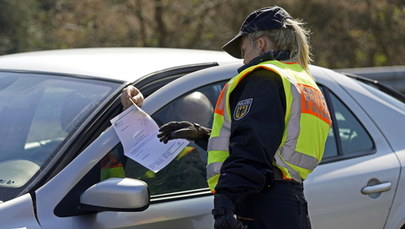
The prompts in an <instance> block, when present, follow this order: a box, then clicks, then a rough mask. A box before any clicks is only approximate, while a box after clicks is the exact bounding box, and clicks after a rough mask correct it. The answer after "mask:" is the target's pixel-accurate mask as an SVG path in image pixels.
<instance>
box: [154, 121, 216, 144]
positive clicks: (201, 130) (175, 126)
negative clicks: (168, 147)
mask: <svg viewBox="0 0 405 229" xmlns="http://www.w3.org/2000/svg"><path fill="white" fill-rule="evenodd" d="M159 132H160V133H159V134H158V135H157V136H158V138H160V141H161V142H164V143H167V142H168V141H169V140H172V139H176V138H183V139H188V140H192V141H195V140H202V139H207V140H208V138H209V136H210V134H211V129H209V128H206V127H203V126H200V125H199V124H196V123H191V122H187V121H181V122H169V123H167V124H165V125H163V126H162V127H160V129H159Z"/></svg>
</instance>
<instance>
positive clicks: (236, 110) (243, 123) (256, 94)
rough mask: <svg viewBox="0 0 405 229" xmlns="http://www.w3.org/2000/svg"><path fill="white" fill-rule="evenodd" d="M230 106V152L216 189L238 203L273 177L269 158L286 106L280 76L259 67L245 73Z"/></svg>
mask: <svg viewBox="0 0 405 229" xmlns="http://www.w3.org/2000/svg"><path fill="white" fill-rule="evenodd" d="M259 61H260V62H262V61H263V59H259V60H256V62H259ZM254 64H257V63H255V62H254V61H253V62H251V63H250V64H248V66H250V65H254ZM248 66H244V67H242V68H246V67H248ZM230 106H231V113H232V124H231V137H230V146H229V150H230V155H229V157H228V158H227V159H226V160H225V162H224V164H223V166H222V169H221V176H220V179H219V182H218V185H217V186H216V192H217V193H219V194H226V195H227V196H228V197H230V198H231V199H232V200H233V202H234V203H235V204H237V205H238V204H239V203H241V201H243V199H245V198H246V196H247V195H252V194H255V193H259V192H261V191H262V190H264V189H265V188H266V187H267V186H268V185H270V184H271V182H272V181H273V171H274V170H273V169H274V168H273V165H272V161H273V158H274V155H275V152H276V151H277V149H278V147H279V145H280V143H281V139H282V136H283V131H284V114H285V106H286V105H285V94H284V89H283V84H282V81H281V78H280V76H279V75H278V74H276V73H274V72H272V71H269V70H266V69H263V68H260V69H257V70H255V71H253V72H251V73H249V74H248V75H247V76H245V77H244V78H243V80H242V81H241V82H240V83H239V84H238V85H237V87H236V88H235V89H234V91H232V93H231V95H230Z"/></svg>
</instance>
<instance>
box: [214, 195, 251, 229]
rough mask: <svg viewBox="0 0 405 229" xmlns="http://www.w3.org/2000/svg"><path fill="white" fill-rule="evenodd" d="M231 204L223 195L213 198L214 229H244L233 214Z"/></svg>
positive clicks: (233, 207)
mask: <svg viewBox="0 0 405 229" xmlns="http://www.w3.org/2000/svg"><path fill="white" fill-rule="evenodd" d="M234 209H235V206H234V204H233V202H232V201H231V200H230V199H229V198H228V197H227V196H225V195H222V194H216V195H215V197H214V209H213V210H212V214H213V215H214V219H215V223H214V229H246V228H247V226H244V225H243V224H242V223H241V222H240V221H239V220H238V219H237V218H236V215H235V213H234Z"/></svg>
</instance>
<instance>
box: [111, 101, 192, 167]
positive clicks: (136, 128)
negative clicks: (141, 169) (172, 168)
mask: <svg viewBox="0 0 405 229" xmlns="http://www.w3.org/2000/svg"><path fill="white" fill-rule="evenodd" d="M111 123H112V125H113V127H114V129H115V132H116V133H117V135H118V137H119V139H120V141H121V143H122V146H123V148H124V154H125V156H127V157H129V158H131V159H132V160H134V161H136V162H138V163H139V164H141V165H143V166H145V167H146V168H148V169H150V170H152V171H153V172H155V173H156V172H158V171H159V170H161V169H162V168H164V167H165V166H166V165H168V164H169V163H170V162H171V161H172V160H173V159H174V158H175V157H176V156H177V155H178V154H179V153H180V152H181V151H182V150H183V148H184V147H186V146H187V145H188V143H189V142H188V141H187V140H184V139H174V140H171V141H169V142H168V143H167V144H164V143H162V142H160V141H159V138H158V137H157V134H158V132H159V126H158V125H157V124H156V122H155V121H154V120H153V119H152V118H151V117H150V116H149V115H148V114H147V113H145V112H144V111H143V110H142V109H140V108H139V107H137V106H136V105H134V106H131V107H130V108H128V109H126V110H125V111H123V112H122V113H121V114H119V115H117V116H116V117H114V118H113V119H111Z"/></svg>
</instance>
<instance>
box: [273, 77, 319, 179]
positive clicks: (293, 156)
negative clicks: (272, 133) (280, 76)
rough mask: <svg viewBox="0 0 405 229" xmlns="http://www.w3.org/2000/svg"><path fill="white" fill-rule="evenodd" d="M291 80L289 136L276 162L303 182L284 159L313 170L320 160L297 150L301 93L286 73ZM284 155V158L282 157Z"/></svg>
mask: <svg viewBox="0 0 405 229" xmlns="http://www.w3.org/2000/svg"><path fill="white" fill-rule="evenodd" d="M286 77H287V78H288V79H289V81H290V82H291V87H290V89H291V93H292V95H293V96H292V97H293V101H292V104H291V116H290V119H289V121H288V124H287V137H286V141H285V144H284V145H283V146H282V147H281V148H280V149H279V151H278V154H276V156H275V158H276V164H278V165H279V166H281V167H284V168H287V169H288V172H289V173H290V175H291V177H292V178H293V179H294V180H295V181H298V182H302V179H301V176H300V175H299V173H298V172H297V171H295V170H294V169H292V168H291V167H290V166H288V165H287V164H286V163H285V162H284V161H286V162H288V163H290V164H293V165H295V166H298V167H301V168H304V169H308V170H313V169H314V168H315V167H316V166H317V165H318V163H319V162H318V160H317V159H316V158H314V157H312V156H309V155H306V154H303V153H300V152H297V151H295V149H296V146H297V141H298V135H299V133H300V119H301V93H300V92H299V91H298V86H297V85H296V83H295V80H293V79H292V78H291V77H289V76H288V75H286ZM280 156H281V157H282V159H281V158H280Z"/></svg>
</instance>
